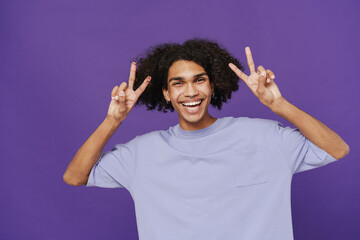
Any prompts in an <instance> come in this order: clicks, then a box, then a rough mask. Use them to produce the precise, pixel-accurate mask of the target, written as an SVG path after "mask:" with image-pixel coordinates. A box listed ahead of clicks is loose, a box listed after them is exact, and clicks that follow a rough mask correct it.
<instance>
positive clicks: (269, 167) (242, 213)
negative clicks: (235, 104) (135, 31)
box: [64, 39, 349, 240]
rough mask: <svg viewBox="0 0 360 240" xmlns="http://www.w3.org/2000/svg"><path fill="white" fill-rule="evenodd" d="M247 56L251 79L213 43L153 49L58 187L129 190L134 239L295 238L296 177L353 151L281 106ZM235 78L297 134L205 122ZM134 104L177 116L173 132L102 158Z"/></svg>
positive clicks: (272, 125)
mask: <svg viewBox="0 0 360 240" xmlns="http://www.w3.org/2000/svg"><path fill="white" fill-rule="evenodd" d="M245 52H246V56H247V62H248V66H249V68H250V75H249V76H247V75H246V74H244V73H243V67H242V66H241V65H240V63H239V62H238V61H237V60H236V59H235V58H233V57H232V56H231V55H230V54H229V53H228V52H227V51H226V50H225V49H223V48H220V47H219V46H218V44H216V43H214V42H211V41H207V40H199V39H193V40H188V41H186V42H185V43H184V44H183V45H179V44H163V45H160V46H157V47H156V48H153V49H152V51H151V52H150V53H148V55H147V56H146V57H145V58H141V59H140V60H139V61H138V62H139V63H140V66H139V68H138V71H137V74H136V75H135V71H136V64H135V63H132V65H131V70H130V77H129V83H128V84H127V83H126V82H123V83H121V84H120V86H119V87H117V86H116V87H114V88H113V90H112V93H111V97H112V100H111V102H110V106H109V110H108V113H107V116H106V118H105V120H104V121H103V123H102V124H101V125H100V126H99V127H98V129H96V131H95V132H94V133H93V134H92V135H91V136H90V138H89V139H88V140H87V141H86V142H85V143H84V144H83V146H81V148H80V149H79V150H78V152H77V153H76V155H75V156H74V158H73V160H72V161H71V163H70V164H69V166H68V168H67V170H66V172H65V174H64V181H65V182H66V183H68V184H70V185H74V186H79V185H84V184H85V186H86V187H89V186H98V187H105V188H121V187H124V188H126V189H127V190H128V191H129V192H130V193H131V196H132V197H133V199H134V202H135V210H136V219H137V224H138V231H139V238H140V239H146V240H155V239H156V240H168V239H171V240H177V239H179V240H184V239H207V240H211V239H246V240H251V239H262V240H267V239H269V240H270V239H271V240H273V239H276V240H289V239H293V233H292V219H291V206H290V194H291V189H290V188H291V179H292V175H293V174H295V173H297V172H301V171H306V170H310V169H314V168H317V167H320V166H323V165H326V164H328V163H330V162H333V161H335V160H336V159H340V158H343V157H344V156H345V155H347V154H348V152H349V146H348V145H347V144H346V143H345V142H344V141H343V140H342V139H341V138H340V137H339V136H338V135H337V134H336V133H335V132H333V131H332V130H330V129H329V128H328V127H326V126H325V125H324V124H323V123H321V122H320V121H318V120H317V119H315V118H313V117H312V116H310V115H309V114H307V113H305V112H303V111H302V110H300V109H298V108H296V107H295V106H294V105H292V104H291V103H289V102H288V101H286V99H284V98H283V97H282V95H281V93H280V91H279V89H278V87H277V85H276V84H275V82H274V78H275V75H274V74H273V73H272V71H270V70H265V69H264V68H263V67H262V66H259V67H258V68H257V71H256V70H255V65H254V62H253V58H252V56H251V52H250V48H249V47H247V48H245ZM147 75H150V76H151V81H150V77H146V76H147ZM145 77H146V78H145ZM238 77H239V78H240V79H242V80H243V81H244V82H245V84H246V85H247V86H248V87H249V88H250V90H251V91H252V92H253V93H254V94H255V96H256V97H258V98H259V100H260V101H261V102H262V103H263V104H264V105H265V106H267V107H269V108H270V109H271V110H272V111H273V112H274V113H276V114H278V115H280V116H282V117H283V118H285V119H286V120H288V121H289V122H291V123H292V124H294V125H295V126H296V127H297V129H292V128H289V127H286V128H284V127H282V125H281V123H279V122H277V121H273V120H268V119H259V118H248V117H238V118H234V117H223V118H215V117H213V116H210V114H209V112H208V107H209V105H210V104H211V105H213V106H215V107H218V108H219V109H221V105H222V102H226V101H227V99H230V98H231V92H233V91H236V90H237V89H238ZM144 78H145V80H144V81H142V80H141V79H144ZM134 87H135V89H136V90H135V91H134V90H133V89H134ZM135 104H146V106H147V107H148V108H149V109H154V108H156V107H158V110H159V111H161V110H163V111H166V109H169V110H170V111H174V110H176V112H177V113H178V116H179V124H177V125H176V126H173V127H170V128H169V129H168V130H162V131H153V132H150V133H147V134H144V135H142V136H137V137H135V138H134V139H133V140H131V141H129V142H128V143H125V144H117V145H115V147H114V148H113V149H112V150H111V151H108V152H105V153H103V152H102V149H103V147H104V145H105V144H106V142H107V141H108V140H109V138H110V137H111V135H112V134H113V133H114V132H115V131H116V129H117V128H118V127H119V126H120V125H121V123H122V122H123V121H124V120H125V118H126V116H127V114H128V113H129V111H130V110H131V109H132V107H133V106H134V105H135Z"/></svg>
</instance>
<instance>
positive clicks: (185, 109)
mask: <svg viewBox="0 0 360 240" xmlns="http://www.w3.org/2000/svg"><path fill="white" fill-rule="evenodd" d="M197 101H201V103H200V105H199V106H198V107H197V108H196V109H189V108H187V107H185V106H184V105H182V104H181V103H186V102H197ZM181 103H180V105H181V107H182V108H183V109H184V111H185V112H187V113H189V114H195V113H198V112H200V110H201V108H202V105H203V103H204V99H199V100H193V101H185V102H181Z"/></svg>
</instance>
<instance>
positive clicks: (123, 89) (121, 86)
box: [116, 82, 127, 96]
mask: <svg viewBox="0 0 360 240" xmlns="http://www.w3.org/2000/svg"><path fill="white" fill-rule="evenodd" d="M126 86H127V83H126V82H122V83H121V84H120V86H119V87H118V89H117V90H116V96H120V92H122V93H123V95H121V96H125V88H126Z"/></svg>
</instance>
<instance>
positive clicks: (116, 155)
mask: <svg viewBox="0 0 360 240" xmlns="http://www.w3.org/2000/svg"><path fill="white" fill-rule="evenodd" d="M135 148H136V138H135V139H133V140H131V141H130V142H128V143H126V144H117V145H115V146H114V147H113V148H112V150H111V151H107V152H103V153H102V154H101V156H100V158H99V160H98V161H97V162H96V163H95V165H94V166H93V168H92V169H91V172H90V174H89V178H88V181H87V183H86V184H85V187H91V186H95V187H103V188H126V189H129V187H130V184H131V180H132V177H133V175H134V172H135V168H136V163H135V152H136V151H135Z"/></svg>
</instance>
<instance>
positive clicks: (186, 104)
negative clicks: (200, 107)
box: [182, 101, 201, 106]
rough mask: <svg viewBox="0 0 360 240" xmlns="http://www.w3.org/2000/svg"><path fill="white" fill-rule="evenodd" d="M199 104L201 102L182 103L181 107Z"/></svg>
mask: <svg viewBox="0 0 360 240" xmlns="http://www.w3.org/2000/svg"><path fill="white" fill-rule="evenodd" d="M199 103H201V101H198V102H190V103H182V105H184V106H194V105H197V104H199Z"/></svg>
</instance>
